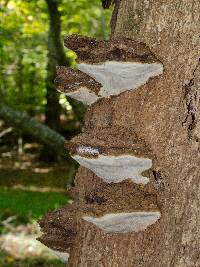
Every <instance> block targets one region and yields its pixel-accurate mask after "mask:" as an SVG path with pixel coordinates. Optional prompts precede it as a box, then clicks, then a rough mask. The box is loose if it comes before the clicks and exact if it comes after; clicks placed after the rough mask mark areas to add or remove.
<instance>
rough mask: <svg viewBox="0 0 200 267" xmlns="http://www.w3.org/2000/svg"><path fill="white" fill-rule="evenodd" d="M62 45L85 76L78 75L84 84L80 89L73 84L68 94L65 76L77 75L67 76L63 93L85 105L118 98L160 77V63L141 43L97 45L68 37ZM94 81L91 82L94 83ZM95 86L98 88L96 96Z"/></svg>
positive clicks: (116, 42)
mask: <svg viewBox="0 0 200 267" xmlns="http://www.w3.org/2000/svg"><path fill="white" fill-rule="evenodd" d="M64 44H65V46H66V47H67V48H69V49H71V50H73V51H74V52H76V53H77V55H78V64H77V67H78V69H79V70H80V71H81V72H83V73H85V74H87V76H84V75H83V74H81V72H78V80H80V83H82V84H84V87H82V86H80V84H76V83H75V84H74V86H76V87H74V90H73V93H72V91H71V90H70V88H69V87H71V84H72V80H73V79H72V80H71V81H70V78H67V77H69V75H72V77H74V76H75V75H77V74H75V73H74V74H73V72H71V73H70V72H67V73H65V75H66V79H65V81H64V80H63V81H62V86H63V87H65V88H68V90H67V91H66V90H65V93H66V94H67V95H69V94H70V96H71V97H74V98H76V99H77V100H80V101H82V102H84V103H87V104H92V103H94V102H96V101H97V100H98V99H99V98H102V97H110V96H113V95H119V94H120V93H122V92H125V91H127V90H133V89H136V88H138V87H140V86H141V85H144V84H145V83H146V82H147V81H148V80H149V79H150V78H151V77H155V76H158V75H160V74H162V73H163V65H162V63H161V62H160V61H159V60H158V59H156V57H155V56H154V55H153V54H152V53H151V51H150V50H149V48H148V47H146V45H145V44H143V43H139V42H135V41H133V40H130V39H123V40H109V41H97V40H95V39H92V38H88V37H82V36H75V35H72V36H68V37H66V38H65V41H64ZM88 75H89V76H90V77H92V78H93V79H94V80H95V81H96V84H95V86H94V89H91V90H90V85H91V82H90V81H89V78H88ZM84 79H85V80H84ZM94 80H91V81H92V82H93V83H94ZM87 82H88V85H87ZM67 83H69V85H67ZM99 84H100V85H101V86H100V88H99ZM96 85H98V93H97V91H96ZM83 88H84V89H83Z"/></svg>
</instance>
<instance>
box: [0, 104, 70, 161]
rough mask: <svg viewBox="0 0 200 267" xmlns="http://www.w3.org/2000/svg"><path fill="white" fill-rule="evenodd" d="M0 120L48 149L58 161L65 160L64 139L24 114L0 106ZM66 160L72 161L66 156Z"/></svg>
mask: <svg viewBox="0 0 200 267" xmlns="http://www.w3.org/2000/svg"><path fill="white" fill-rule="evenodd" d="M0 118H1V119H3V120H4V121H5V122H6V123H8V124H9V125H11V126H12V127H14V128H15V130H16V131H18V132H20V133H21V134H23V135H25V134H26V135H29V136H32V137H34V138H35V139H36V140H38V141H39V142H40V143H42V144H44V145H46V146H47V147H48V148H50V149H51V150H52V151H53V153H54V154H55V155H56V156H57V157H58V158H59V159H64V158H65V159H67V153H66V151H65V149H64V143H65V138H64V137H63V136H61V135H60V134H59V133H57V132H55V131H54V130H52V129H50V128H49V127H48V126H45V125H44V124H42V123H40V122H39V121H37V120H35V119H32V118H30V117H29V116H28V115H27V114H26V113H24V112H19V111H15V110H13V109H12V108H10V107H8V106H6V105H3V104H1V106H0ZM68 160H69V161H70V162H71V161H72V160H71V159H70V157H69V156H68Z"/></svg>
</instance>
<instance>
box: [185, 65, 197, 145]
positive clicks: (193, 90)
mask: <svg viewBox="0 0 200 267" xmlns="http://www.w3.org/2000/svg"><path fill="white" fill-rule="evenodd" d="M199 73H200V61H199V62H198V64H197V66H196V68H195V70H194V72H193V78H192V79H191V80H190V81H189V83H188V84H186V85H185V86H184V90H185V95H184V99H185V102H186V106H187V115H186V117H185V120H184V121H183V122H182V126H183V127H184V126H185V125H186V127H187V130H188V137H189V139H194V138H195V136H194V134H193V133H194V130H195V127H196V124H197V121H198V118H199V108H198V107H199V98H200V76H198V75H199ZM195 139H196V141H197V142H198V141H199V140H198V138H195Z"/></svg>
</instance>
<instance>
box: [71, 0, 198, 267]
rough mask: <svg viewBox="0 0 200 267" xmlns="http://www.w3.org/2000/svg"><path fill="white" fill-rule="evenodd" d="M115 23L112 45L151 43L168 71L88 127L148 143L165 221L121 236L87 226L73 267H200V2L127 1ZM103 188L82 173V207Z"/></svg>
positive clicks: (98, 110)
mask: <svg viewBox="0 0 200 267" xmlns="http://www.w3.org/2000/svg"><path fill="white" fill-rule="evenodd" d="M112 22H113V23H114V24H115V23H116V24H115V25H114V24H113V26H115V27H114V28H115V30H114V32H113V36H112V37H113V38H118V37H129V38H131V39H134V40H137V41H142V42H144V43H146V44H147V45H148V46H149V47H150V48H151V50H152V52H153V53H154V54H155V55H156V56H157V57H158V59H160V60H161V62H162V63H163V65H164V68H165V71H164V74H163V75H162V76H160V77H158V78H156V79H152V80H151V81H149V82H148V83H147V84H146V85H144V86H142V87H140V88H139V89H138V90H136V91H129V92H125V93H123V94H121V95H120V96H118V97H115V98H111V99H109V100H106V101H100V102H99V103H97V104H96V105H94V106H92V107H91V108H90V110H89V112H88V115H87V123H86V126H87V127H91V128H92V127H93V131H94V135H95V134H96V135H98V129H99V128H101V127H102V125H104V126H105V125H106V123H108V121H109V124H110V125H111V127H113V128H115V127H128V128H129V129H130V130H131V131H132V133H133V134H134V133H135V134H136V135H137V136H138V137H139V138H140V139H142V140H144V141H145V143H146V144H147V145H148V146H149V147H150V149H151V151H152V152H153V154H154V156H155V158H156V161H155V163H154V172H153V173H152V177H154V179H155V181H154V184H157V190H156V196H157V201H158V203H159V207H160V210H161V213H162V217H161V220H160V221H159V223H157V224H155V225H153V226H152V227H149V228H148V229H147V230H146V231H143V232H139V233H133V234H115V235H114V234H113V235H112V234H105V233H103V232H102V231H100V230H98V229H97V228H96V227H94V226H93V225H91V224H89V223H86V222H84V221H83V220H80V222H79V229H78V237H77V242H76V244H75V245H74V246H73V247H72V248H71V250H70V258H69V262H68V264H67V266H70V267H71V266H76V267H77V266H79V267H86V266H87V267H89V266H96V267H97V266H98V267H100V266H101V267H102V266H105V267H111V266H112V267H114V266H115V267H116V266H120V267H121V266H126V267H129V266H133V267H138V266H142V267H150V266H151V267H152V266H154V267H198V266H200V242H199V240H200V217H199V214H200V198H199V196H200V186H199V178H200V167H199V166H200V149H199V148H200V145H199V138H200V134H199V129H200V126H199V125H200V122H199V117H198V113H199V110H200V106H199V104H198V90H199V89H198V86H199V76H198V75H197V73H199V67H198V65H199V55H200V50H199V48H200V46H199V34H200V23H199V22H200V2H199V0H194V1H188V0H175V1H174V0H173V1H172V0H169V1H161V0H135V1H132V0H121V1H120V4H119V3H118V10H117V11H115V17H114V18H113V20H112ZM108 140H109V136H108ZM153 174H154V175H153ZM158 174H159V175H158ZM97 186H98V180H97V177H95V176H94V174H92V173H91V171H88V170H86V169H84V168H80V170H79V172H78V174H77V176H76V188H77V190H78V193H79V199H81V198H84V195H85V192H86V191H87V190H89V188H91V189H93V190H95V188H97Z"/></svg>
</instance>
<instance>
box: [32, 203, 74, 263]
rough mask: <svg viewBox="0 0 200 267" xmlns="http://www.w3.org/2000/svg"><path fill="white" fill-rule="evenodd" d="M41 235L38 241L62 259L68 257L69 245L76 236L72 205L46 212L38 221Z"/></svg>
mask: <svg viewBox="0 0 200 267" xmlns="http://www.w3.org/2000/svg"><path fill="white" fill-rule="evenodd" d="M39 225H40V228H41V232H42V236H40V237H39V238H37V240H38V241H40V242H41V243H43V244H44V245H45V246H47V247H48V248H50V249H51V250H52V252H53V253H54V254H55V255H56V256H57V257H59V258H60V259H61V260H62V261H64V262H66V261H67V260H68V257H69V252H70V247H71V246H72V245H73V244H74V241H75V238H76V217H75V214H74V207H72V206H70V205H69V206H66V207H64V208H61V209H59V210H57V211H53V212H49V213H47V214H46V215H45V216H44V217H43V218H42V219H41V220H40V221H39Z"/></svg>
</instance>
